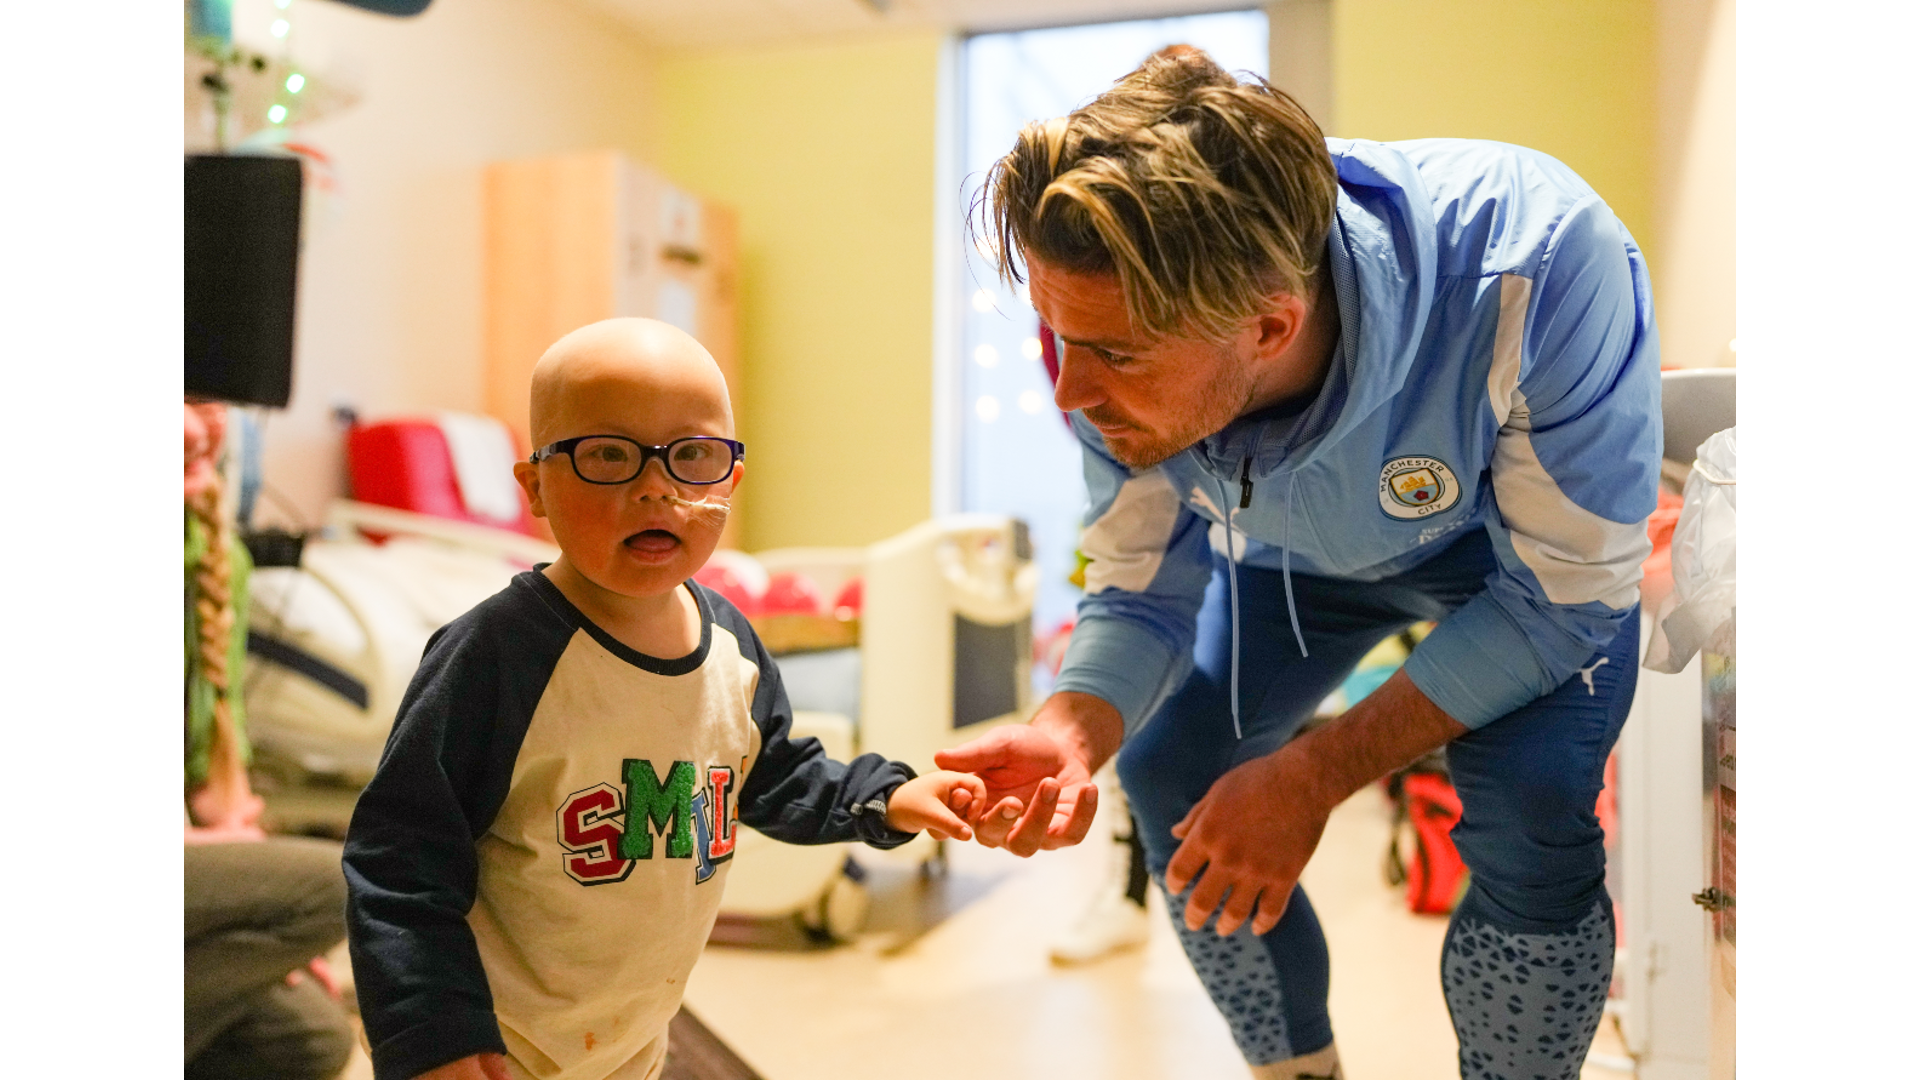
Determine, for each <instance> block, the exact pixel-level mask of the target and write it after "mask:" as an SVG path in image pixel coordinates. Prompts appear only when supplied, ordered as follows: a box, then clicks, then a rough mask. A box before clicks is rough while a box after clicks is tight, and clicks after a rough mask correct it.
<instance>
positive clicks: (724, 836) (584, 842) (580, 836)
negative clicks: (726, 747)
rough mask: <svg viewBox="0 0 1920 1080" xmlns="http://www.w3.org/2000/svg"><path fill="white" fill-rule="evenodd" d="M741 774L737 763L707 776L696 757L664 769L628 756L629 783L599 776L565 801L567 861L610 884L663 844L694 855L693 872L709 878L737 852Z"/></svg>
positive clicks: (697, 878)
mask: <svg viewBox="0 0 1920 1080" xmlns="http://www.w3.org/2000/svg"><path fill="white" fill-rule="evenodd" d="M736 775H737V772H736V770H735V769H734V768H733V767H732V766H728V765H709V766H707V767H706V782H705V783H704V784H700V783H699V782H698V778H699V769H698V767H697V766H695V765H694V763H693V762H691V761H675V762H672V763H671V764H670V765H669V766H668V767H667V770H666V775H665V776H664V777H663V776H662V775H661V774H660V772H659V771H658V770H656V769H655V768H654V766H653V762H652V760H650V759H648V758H628V759H626V761H624V762H622V763H621V780H622V781H623V784H622V786H621V787H615V786H614V785H612V784H606V783H601V784H595V785H594V786H592V787H590V788H586V789H584V790H581V791H576V792H574V793H573V794H571V795H569V796H567V798H566V800H565V801H564V802H563V803H562V804H561V806H560V810H559V814H558V818H559V822H558V824H559V840H560V847H561V848H562V849H563V850H562V854H561V860H560V861H561V867H562V868H563V869H564V870H565V871H566V873H567V876H568V877H570V878H572V879H573V880H575V881H577V882H579V883H580V884H582V885H606V884H611V883H613V882H617V881H625V880H626V879H627V876H628V875H629V874H631V873H633V868H634V865H635V864H637V863H639V862H642V861H647V860H651V859H652V858H653V857H654V854H655V852H656V850H658V851H659V852H660V853H661V854H662V855H663V856H664V857H665V858H668V859H692V860H693V864H694V865H693V880H694V882H695V883H696V884H704V883H705V882H706V881H708V880H709V879H711V878H712V877H713V875H714V872H715V870H717V869H718V867H719V865H720V864H721V863H723V862H726V861H727V860H728V859H731V858H733V849H734V844H735V840H736V837H735V825H736V821H737V815H738V809H737V807H736V806H735V804H734V790H733V788H734V778H735V776H736ZM656 839H658V840H660V841H662V842H661V843H659V844H656V843H655V840H656Z"/></svg>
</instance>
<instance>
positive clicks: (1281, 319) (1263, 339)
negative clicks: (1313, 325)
mask: <svg viewBox="0 0 1920 1080" xmlns="http://www.w3.org/2000/svg"><path fill="white" fill-rule="evenodd" d="M1255 325H1256V327H1257V328H1258V330H1259V336H1258V337H1257V338H1256V339H1255V340H1254V352H1255V355H1257V356H1258V357H1260V358H1261V359H1262V360H1271V359H1274V358H1276V357H1278V356H1280V355H1281V354H1283V353H1285V352H1286V351H1287V350H1288V349H1289V348H1291V347H1292V346H1293V343H1294V342H1296V341H1298V340H1299V339H1300V335H1301V334H1303V333H1305V332H1306V329H1307V302H1306V301H1305V300H1302V299H1301V298H1300V297H1298V296H1295V295H1293V294H1292V293H1275V294H1274V296H1273V303H1272V305H1271V306H1270V307H1269V308H1268V309H1267V312H1266V313H1265V314H1263V315H1261V316H1260V318H1259V319H1258V320H1257V322H1256V324H1255Z"/></svg>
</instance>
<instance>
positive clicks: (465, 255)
mask: <svg viewBox="0 0 1920 1080" xmlns="http://www.w3.org/2000/svg"><path fill="white" fill-rule="evenodd" d="M291 10H292V13H293V19H294V33H293V35H292V38H291V39H290V41H291V42H292V43H291V45H289V46H287V47H288V48H289V49H290V50H291V55H292V56H293V57H294V58H295V59H297V60H299V61H300V62H301V63H302V64H303V65H306V66H308V69H309V70H310V71H312V72H314V73H315V75H316V77H327V76H331V75H333V74H334V73H335V72H338V73H339V74H338V78H339V79H340V80H341V81H342V82H343V83H344V84H346V85H347V86H350V87H352V88H354V89H355V90H357V91H358V92H359V93H360V95H361V100H360V101H359V102H358V104H355V105H353V106H352V107H351V108H346V109H341V110H340V111H338V112H336V113H334V114H333V115H331V116H326V117H324V118H320V119H316V120H314V121H313V122H312V123H309V124H305V125H303V126H302V127H301V128H300V134H301V137H302V139H303V140H304V141H306V142H309V143H311V144H312V145H314V146H316V147H318V148H319V149H321V150H322V151H325V152H326V153H327V154H328V155H329V156H330V157H331V158H332V160H333V162H334V166H335V174H336V176H335V179H336V183H335V185H334V186H333V187H332V188H331V189H315V188H311V187H310V188H309V191H308V198H309V199H310V200H312V203H311V206H310V212H309V214H308V216H307V218H306V221H305V225H304V234H303V235H302V237H301V241H302V252H301V258H300V293H299V298H298V300H297V318H298V325H297V327H296V331H295V333H296V338H295V343H294V384H293V400H292V401H291V402H290V403H289V404H288V407H287V408H286V409H285V410H283V411H278V412H274V413H273V414H271V419H270V421H269V424H268V430H267V434H266V439H265V447H266V460H265V469H266V479H267V483H269V484H271V485H272V487H273V490H274V493H275V495H276V496H280V497H283V498H276V499H273V500H270V501H267V502H265V503H264V504H263V507H262V515H263V519H265V521H272V522H273V523H284V524H298V525H302V526H313V525H316V524H318V523H319V522H320V520H321V518H322V517H323V516H324V513H325V510H326V506H327V503H328V502H329V501H330V500H332V499H333V498H335V497H337V496H340V495H344V494H345V490H344V488H345V485H344V483H343V481H344V473H345V469H344V467H343V464H342V456H343V451H342V442H343V440H342V439H341V436H340V431H339V430H338V429H337V428H336V427H335V426H334V424H333V421H332V418H331V416H330V413H331V410H332V408H333V406H334V405H335V404H336V403H338V404H347V405H351V406H353V407H354V408H355V409H357V410H359V411H360V413H361V414H362V415H363V416H365V417H367V418H369V419H378V418H382V417H387V416H393V415H396V414H418V413H420V412H424V411H428V410H434V409H455V410H460V411H465V412H481V411H483V387H484V385H485V381H484V376H483V363H482V358H481V326H482V322H483V320H482V312H481V303H482V289H481V278H480V267H481V243H480V238H481V228H480V224H481V218H480V175H481V170H482V169H483V168H484V167H485V166H486V165H487V164H488V163H489V162H493V161H498V160H501V159H503V158H515V157H535V156H540V155H545V154H554V153H561V152H564V151H569V150H578V149H582V148H594V147H618V148H620V149H622V150H625V151H627V152H629V153H631V154H634V155H635V156H637V157H641V158H647V157H651V156H652V155H653V152H654V151H653V144H652V141H651V139H652V135H653V132H652V123H651V121H652V119H653V115H654V106H653V88H652V85H651V74H652V66H653V61H652V54H651V53H650V52H649V51H648V50H647V48H646V47H645V46H644V44H642V43H641V42H640V40H639V39H638V37H637V36H635V35H634V34H632V33H630V32H627V31H625V30H623V29H622V28H621V26H620V24H618V23H616V22H614V21H613V20H612V19H611V18H609V17H607V16H604V15H601V14H598V13H595V12H593V11H592V10H590V9H588V8H587V7H585V6H584V5H576V4H555V3H550V2H549V0H459V2H457V3H454V2H445V0H443V2H441V3H436V4H434V5H433V6H432V7H430V8H428V9H427V11H426V12H425V13H423V14H421V15H420V16H418V17H416V18H409V19H394V18H389V17H387V16H383V15H375V14H372V13H369V12H364V11H359V10H356V9H354V8H349V7H347V6H345V5H343V4H301V5H295V6H294V7H293V8H292V9H291ZM277 15H278V9H277V8H276V7H275V5H274V4H273V3H271V2H270V0H239V2H238V3H236V4H235V5H234V11H233V25H234V34H235V37H236V38H237V39H239V40H240V41H241V42H243V43H245V44H248V45H250V46H251V47H253V48H256V49H260V50H261V51H264V52H268V53H270V54H275V55H277V54H278V53H279V52H280V50H281V48H282V46H281V45H280V44H278V43H275V42H274V41H273V39H272V38H270V37H268V36H267V27H268V26H269V25H271V24H272V21H273V19H274V18H275V17H277ZM286 504H290V505H286ZM276 518H277V519H278V521H274V519H276ZM263 523H264V522H263Z"/></svg>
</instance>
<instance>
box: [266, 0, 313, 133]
mask: <svg viewBox="0 0 1920 1080" xmlns="http://www.w3.org/2000/svg"><path fill="white" fill-rule="evenodd" d="M273 6H274V8H275V10H276V15H275V16H274V20H273V25H272V26H269V27H268V28H267V32H268V33H269V34H272V35H273V36H274V38H275V39H277V40H279V41H286V40H287V36H288V35H289V34H291V33H293V18H292V15H293V12H292V8H293V0H273ZM288 63H289V64H291V63H292V61H291V59H289V60H288ZM306 85H307V77H306V76H305V75H303V74H301V72H300V70H299V69H298V68H294V70H292V71H290V72H288V73H287V78H286V81H285V82H283V83H281V84H280V92H279V93H276V95H275V96H276V98H278V100H276V101H274V103H273V104H272V105H269V106H268V107H267V123H269V124H272V125H274V126H275V127H278V126H280V125H282V124H284V123H286V122H287V117H288V115H289V114H290V113H291V111H292V110H291V106H292V105H293V104H294V103H295V102H296V101H297V100H298V97H297V96H298V95H299V93H300V91H301V90H303V89H305V88H306Z"/></svg>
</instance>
